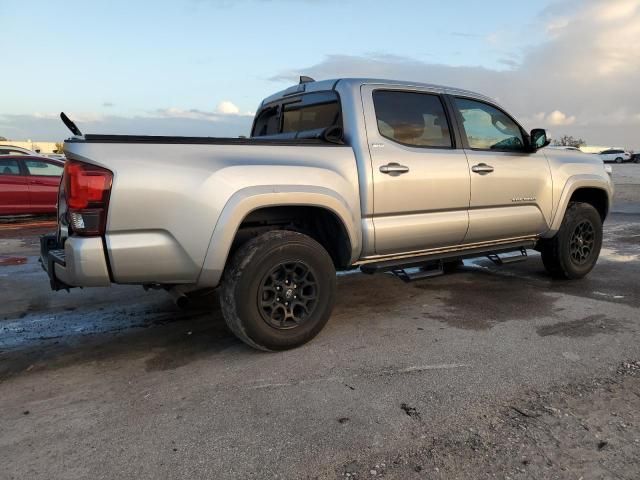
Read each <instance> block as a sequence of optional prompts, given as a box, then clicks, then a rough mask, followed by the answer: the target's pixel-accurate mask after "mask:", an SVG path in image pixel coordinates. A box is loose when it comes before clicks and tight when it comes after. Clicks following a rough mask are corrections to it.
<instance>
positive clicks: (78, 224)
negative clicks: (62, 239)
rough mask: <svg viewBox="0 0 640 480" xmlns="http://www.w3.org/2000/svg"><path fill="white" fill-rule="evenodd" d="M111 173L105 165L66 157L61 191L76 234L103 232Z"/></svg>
mask: <svg viewBox="0 0 640 480" xmlns="http://www.w3.org/2000/svg"><path fill="white" fill-rule="evenodd" d="M112 180H113V173H111V172H110V171H109V170H107V169H106V168H102V167H97V166H95V165H90V164H87V163H81V162H76V161H73V160H68V161H67V162H66V163H65V165H64V182H65V184H64V193H65V197H66V203H67V208H68V211H67V214H68V216H69V217H68V218H69V224H70V226H71V229H72V230H73V232H74V233H76V234H78V235H84V236H89V235H103V234H104V232H105V226H106V222H107V207H108V205H109V194H110V193H111V182H112Z"/></svg>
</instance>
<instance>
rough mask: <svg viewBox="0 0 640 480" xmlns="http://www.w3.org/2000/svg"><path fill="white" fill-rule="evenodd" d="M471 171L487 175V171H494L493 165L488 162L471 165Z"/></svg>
mask: <svg viewBox="0 0 640 480" xmlns="http://www.w3.org/2000/svg"><path fill="white" fill-rule="evenodd" d="M471 171H472V172H474V173H478V174H480V175H486V174H487V173H491V172H493V167H492V166H491V165H487V164H486V163H479V164H478V165H474V166H473V167H471Z"/></svg>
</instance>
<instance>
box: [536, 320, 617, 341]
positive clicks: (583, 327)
mask: <svg viewBox="0 0 640 480" xmlns="http://www.w3.org/2000/svg"><path fill="white" fill-rule="evenodd" d="M623 323H624V322H622V321H620V320H616V319H613V318H609V317H607V316H606V315H604V314H597V315H589V316H588V317H585V318H580V319H578V320H570V321H566V322H557V323H554V324H552V325H545V326H543V327H538V329H537V330H536V331H537V333H538V335H540V336H541V337H548V336H551V335H558V336H562V337H591V336H593V335H598V334H600V333H609V334H611V333H617V332H619V331H621V330H622V329H623V328H624V326H623Z"/></svg>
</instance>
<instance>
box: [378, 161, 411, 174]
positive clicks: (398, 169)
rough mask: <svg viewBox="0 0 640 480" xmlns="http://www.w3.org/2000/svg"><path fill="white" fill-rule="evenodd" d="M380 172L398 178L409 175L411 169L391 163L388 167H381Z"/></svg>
mask: <svg viewBox="0 0 640 480" xmlns="http://www.w3.org/2000/svg"><path fill="white" fill-rule="evenodd" d="M380 171H381V172H382V173H386V174H387V175H391V176H392V177H397V176H398V175H402V174H403V173H407V172H408V171H409V167H406V166H404V165H400V164H399V163H395V162H391V163H388V164H386V165H382V166H381V167H380Z"/></svg>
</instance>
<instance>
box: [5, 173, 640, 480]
mask: <svg viewBox="0 0 640 480" xmlns="http://www.w3.org/2000/svg"><path fill="white" fill-rule="evenodd" d="M613 168H614V175H615V177H614V178H615V179H616V184H617V199H618V202H617V203H616V205H615V207H614V211H613V213H612V214H611V215H610V217H609V218H608V219H607V222H606V224H605V242H604V248H603V251H602V255H601V258H600V260H599V262H598V265H597V266H596V268H595V269H594V271H593V272H592V273H591V274H590V275H589V276H588V277H587V278H585V279H583V280H580V281H574V282H562V281H553V280H551V279H550V278H549V277H547V276H546V275H545V273H544V270H543V268H542V263H541V261H540V258H539V256H537V255H536V254H535V252H532V253H531V254H530V257H529V258H528V259H527V261H525V262H521V263H515V264H510V265H506V266H500V267H499V266H496V265H494V264H493V263H492V262H490V261H489V260H487V259H477V260H473V261H466V262H465V266H464V267H462V268H461V269H460V271H458V272H456V273H453V274H449V275H445V276H441V277H437V278H432V279H428V280H422V281H417V282H414V283H410V284H405V283H403V282H401V281H400V280H398V279H396V278H395V277H393V276H391V275H388V274H380V275H375V276H368V275H364V274H361V273H349V274H346V275H340V276H339V278H338V304H337V306H336V309H335V311H334V314H333V316H332V318H331V320H330V321H329V323H328V325H327V326H326V328H325V329H324V330H323V331H322V332H321V333H320V335H319V336H318V337H317V338H316V339H315V340H313V341H312V342H311V343H309V344H307V345H305V346H303V347H301V348H298V349H296V350H292V351H287V352H282V353H273V354H268V353H263V352H257V351H255V350H252V349H251V348H249V347H247V346H245V345H244V344H243V343H241V342H240V341H238V340H236V339H235V338H234V337H233V336H232V334H231V333H229V331H228V330H227V329H226V327H225V325H224V322H223V320H222V317H221V313H220V311H219V308H218V306H217V299H216V296H215V294H212V295H208V296H203V297H201V298H198V299H196V300H195V301H194V303H193V305H192V306H191V307H190V308H188V309H186V310H180V309H178V308H177V307H176V306H174V304H173V302H172V300H171V298H170V297H169V296H168V295H167V294H166V293H164V292H159V291H149V292H145V291H144V290H143V289H142V288H140V287H131V286H115V287H112V288H95V289H82V290H81V289H74V290H72V291H71V292H69V293H67V292H51V291H50V290H49V286H48V280H47V278H46V275H45V274H44V272H42V270H41V269H40V266H39V264H38V263H37V237H38V235H39V234H40V233H42V232H44V231H47V230H49V229H50V228H51V222H49V221H48V220H47V219H35V220H28V221H21V222H17V223H16V222H12V223H7V222H5V223H2V224H0V478H16V479H25V478H29V479H32V478H33V479H40V478H41V479H54V478H61V479H62V478H64V479H73V478H94V479H97V478H135V479H146V478H149V479H156V478H190V479H196V478H260V479H262V478H293V479H297V478H345V477H354V478H374V477H385V478H386V477H388V478H413V477H415V478H468V476H467V475H471V474H472V473H473V472H475V474H474V475H473V476H475V477H476V478H484V477H485V476H487V477H491V475H496V476H498V477H499V478H504V477H506V476H510V477H511V478H579V476H580V475H577V474H576V475H575V476H574V473H576V472H577V470H572V468H576V469H577V468H578V466H579V465H584V464H585V462H587V460H585V459H588V461H590V462H596V463H595V464H594V465H596V466H599V467H602V472H604V473H602V475H601V476H598V475H600V474H598V475H594V476H593V477H590V473H589V472H591V473H593V472H596V471H598V470H593V469H590V470H589V471H587V472H586V473H582V474H581V475H582V476H583V477H584V478H607V475H609V474H611V476H612V477H619V478H638V475H640V467H639V466H638V465H640V454H639V453H638V452H639V450H638V448H640V444H638V443H636V439H638V440H637V442H640V424H638V423H634V422H637V421H640V419H639V418H638V417H634V415H637V414H636V413H634V412H637V411H640V408H636V407H638V406H640V401H639V399H640V393H639V390H638V388H639V387H638V383H637V382H636V379H635V378H636V377H634V376H632V375H627V374H626V373H624V372H627V370H628V371H633V370H634V367H633V365H634V363H633V362H635V361H637V360H640V348H639V346H638V341H639V339H640V315H639V313H640V285H639V280H640V165H614V167H613ZM625 365H626V367H625ZM629 365H631V366H629ZM621 369H622V370H621ZM621 372H622V373H621ZM603 389H604V390H603ZM617 389H619V390H617ZM603 392H605V393H606V392H609V393H610V392H615V395H614V394H613V393H611V394H610V395H609V397H607V399H606V401H605V400H603V397H602V396H603V395H604V393H603ZM541 398H545V399H548V401H549V402H550V403H549V405H551V404H552V403H553V402H559V403H562V404H563V405H565V404H566V405H570V406H571V408H572V409H573V410H572V411H575V412H583V411H584V412H586V413H584V414H581V415H587V413H588V412H591V413H592V416H593V415H595V416H596V417H597V419H595V420H594V419H592V420H593V422H596V423H597V421H600V422H601V423H602V422H604V423H602V425H605V424H606V425H609V424H610V422H609V421H608V420H607V421H604V420H603V419H604V418H605V417H606V415H611V413H612V412H613V413H615V414H616V415H622V413H620V412H626V413H624V414H626V415H629V416H631V417H632V418H630V419H627V420H626V421H625V422H626V423H624V422H623V423H624V424H625V425H626V427H625V428H626V430H625V429H624V428H623V429H620V428H617V427H616V428H617V429H615V430H611V432H609V433H607V435H609V437H610V438H608V439H603V438H600V437H599V435H600V436H602V434H603V433H602V432H604V431H605V430H603V428H604V427H602V426H601V427H598V428H599V429H600V430H599V431H600V434H599V433H598V431H597V430H598V429H592V430H589V431H588V436H587V437H586V438H585V440H584V442H585V445H591V444H593V445H592V446H593V449H594V450H593V451H594V452H595V453H594V454H593V455H592V454H591V453H590V452H588V451H587V450H584V448H586V447H584V448H583V446H580V445H582V444H580V445H578V446H576V445H574V444H572V447H571V448H572V449H573V450H571V451H572V452H573V453H572V454H570V455H568V457H567V458H564V457H562V458H564V460H563V459H562V458H560V459H553V461H552V460H551V459H550V457H549V455H551V454H550V453H544V452H545V450H544V449H545V448H547V447H549V446H553V444H554V442H559V443H558V444H557V445H555V448H556V450H557V449H561V448H562V445H564V444H563V443H562V442H561V441H560V440H558V438H560V437H559V435H560V434H559V433H558V432H557V431H556V430H552V429H551V428H552V427H551V425H552V423H551V422H546V421H545V422H546V423H545V425H550V426H549V430H548V432H550V433H549V436H548V437H545V436H540V435H539V436H538V437H535V439H536V440H535V442H538V443H536V449H537V450H536V451H539V452H543V453H540V455H539V458H538V457H537V456H536V455H538V454H537V453H536V454H532V455H533V456H532V457H531V458H530V459H525V460H522V461H521V460H519V459H518V458H519V457H518V458H516V460H517V462H519V463H518V466H517V467H514V466H513V464H512V463H509V462H511V461H512V460H513V459H512V458H511V456H513V457H514V458H515V456H514V455H515V454H514V455H512V454H513V452H514V451H515V450H508V449H506V447H505V448H503V449H500V448H502V447H500V448H498V446H499V445H500V442H507V440H506V438H507V437H508V438H516V437H517V435H516V433H514V432H516V431H517V432H520V433H522V432H523V431H528V430H527V428H529V429H531V428H532V427H531V425H529V424H525V423H517V421H519V420H517V418H519V417H522V418H524V420H526V421H529V422H533V421H534V420H533V419H534V418H537V419H538V420H536V421H537V422H538V423H537V424H536V425H538V426H540V425H541V422H542V420H541V419H544V418H547V417H540V416H538V417H535V415H534V414H531V415H529V414H527V412H530V411H534V410H535V411H536V412H537V410H536V408H538V407H535V405H538V404H535V402H534V403H531V402H533V400H532V399H537V400H536V401H538V402H541V400H540V399H541ZM583 398H584V399H589V400H588V405H587V406H589V405H591V406H592V407H589V408H587V407H585V404H584V402H586V401H587V400H584V401H582V400H580V399H583ZM622 399H624V403H623V404H620V403H616V402H621V401H623V400H622ZM596 400H597V401H596ZM563 402H564V403H563ZM572 402H573V403H572ZM581 402H582V403H581ZM607 402H611V403H607ZM539 404H540V405H542V403H539ZM532 405H533V406H532ZM549 405H547V404H544V405H543V406H542V407H539V408H540V409H541V410H540V412H543V407H544V408H548V409H550V410H549V411H548V412H547V413H544V412H543V413H544V414H545V415H547V414H548V415H550V417H549V418H551V417H553V418H554V419H555V420H557V421H558V422H560V420H562V421H565V420H563V419H564V417H562V415H559V416H558V415H556V413H549V412H553V409H555V407H551V406H549ZM579 405H580V406H579ZM596 406H597V407H596ZM512 407H513V408H512ZM567 408H569V407H567ZM505 409H506V410H505ZM527 409H529V410H527ZM581 409H582V410H581ZM518 410H520V411H521V412H520V413H517V411H518ZM616 410H618V411H619V412H618V413H616ZM507 411H509V412H511V413H510V414H507V413H505V412H507ZM558 411H560V407H558ZM596 411H597V412H601V413H600V414H597V415H596V414H595V413H593V412H596ZM514 412H516V413H514ZM522 412H524V414H522ZM536 415H537V414H536ZM540 415H542V413H540ZM554 415H555V416H554ZM576 415H577V414H576ZM567 418H578V417H576V416H575V415H574V416H573V417H569V416H568V415H567ZM580 418H582V417H580ZM607 418H608V417H607ZM612 418H613V417H612ZM616 418H618V417H616ZM505 419H506V420H505ZM566 421H568V420H566ZM621 422H622V420H621ZM583 423H584V425H587V423H588V422H587V420H585V421H584V422H583ZM583 423H581V424H580V425H582V424H583ZM498 424H499V425H501V426H499V427H496V426H495V425H498ZM490 425H493V427H490ZM505 425H507V426H509V427H511V426H512V425H515V426H513V430H509V432H510V433H509V434H508V435H500V436H497V435H496V436H495V437H496V438H493V437H490V436H485V437H482V438H483V439H485V440H483V442H484V443H482V442H480V441H479V442H480V443H478V444H477V445H476V446H475V447H474V446H473V445H471V447H470V446H469V445H468V444H467V443H465V442H467V439H468V438H469V437H468V436H469V435H470V433H469V432H470V431H471V433H473V434H474V435H477V431H476V430H474V429H480V430H482V431H485V432H489V433H486V435H490V432H497V431H502V430H496V429H497V428H506V427H505ZM553 425H555V424H553ZM558 425H560V424H558ZM563 425H564V424H563ZM523 426H524V430H523V428H522V427H523ZM558 428H559V427H558ZM567 428H568V427H567ZM567 428H565V427H564V426H563V427H562V429H560V430H562V431H569V430H567ZM612 428H613V427H612ZM560 430H558V431H560ZM587 430H588V429H587ZM587 430H584V431H585V432H586V431H587ZM540 431H542V430H540ZM546 431H547V430H545V432H546ZM474 432H476V433H474ZM607 432H608V431H607ZM620 432H626V433H624V435H628V437H627V436H621V435H623V433H620ZM483 435H484V434H483ZM574 437H575V436H573V437H571V438H573V439H574V440H575V438H574ZM461 438H462V439H463V440H464V441H463V440H460V439H461ZM474 438H475V437H474ZM491 438H492V439H491ZM527 438H529V437H527ZM531 438H533V437H531ZM489 439H491V442H493V443H491V442H489ZM554 439H555V440H554ZM529 440H530V438H529ZM562 441H564V440H562ZM457 442H458V443H457ZM535 442H534V443H535ZM601 442H605V446H603V447H602V448H600V445H601ZM616 442H618V444H619V447H620V448H619V449H614V448H613V447H612V445H613V446H615V445H616ZM489 443H491V447H487V446H486V445H489ZM520 443H522V447H520V446H519V445H520ZM525 443H526V442H525V441H523V442H517V445H516V446H517V448H520V449H522V448H524V445H525ZM623 444H624V445H623ZM514 445H515V444H514ZM634 445H635V448H634ZM516 446H514V447H513V448H516ZM623 447H624V448H623ZM510 448H511V447H510ZM581 448H582V450H580V449H581ZM434 452H435V453H434ZM473 452H476V453H477V452H485V453H486V458H491V461H488V460H486V459H485V460H482V461H481V459H480V457H478V455H476V454H475V453H473ZM585 452H586V453H585ZM485 453H483V455H485ZM518 454H519V453H518ZM473 455H476V457H478V458H476V457H473ZM490 455H495V458H494V457H490ZM545 455H546V456H545ZM581 455H582V456H581ZM599 455H601V456H602V458H600V456H599ZM616 455H618V456H617V457H616ZM530 456H531V455H530ZM482 458H484V456H483V457H482ZM528 458H529V457H528ZM447 459H448V460H447ZM506 459H510V460H509V462H507V460H506ZM571 459H573V460H571ZM514 461H515V460H514ZM474 462H475V463H474ZM483 462H484V463H483ZM549 462H550V463H551V465H549ZM571 462H573V464H572V463H571ZM607 462H609V463H607ZM465 465H466V466H465ZM571 465H574V467H571ZM611 465H614V466H611ZM615 465H618V466H619V467H616V466H615ZM605 467H606V468H605ZM465 468H466V470H465ZM545 468H546V469H548V470H544V469H545ZM616 468H619V471H618V470H615V469H616ZM532 472H535V474H534V473H532ZM544 472H547V473H549V475H548V476H547V475H546V474H545V473H544ZM607 472H608V473H607ZM612 472H613V473H612ZM609 478H611V477H609Z"/></svg>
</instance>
